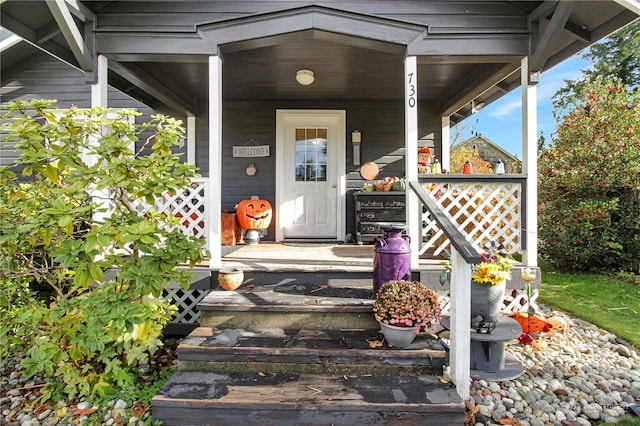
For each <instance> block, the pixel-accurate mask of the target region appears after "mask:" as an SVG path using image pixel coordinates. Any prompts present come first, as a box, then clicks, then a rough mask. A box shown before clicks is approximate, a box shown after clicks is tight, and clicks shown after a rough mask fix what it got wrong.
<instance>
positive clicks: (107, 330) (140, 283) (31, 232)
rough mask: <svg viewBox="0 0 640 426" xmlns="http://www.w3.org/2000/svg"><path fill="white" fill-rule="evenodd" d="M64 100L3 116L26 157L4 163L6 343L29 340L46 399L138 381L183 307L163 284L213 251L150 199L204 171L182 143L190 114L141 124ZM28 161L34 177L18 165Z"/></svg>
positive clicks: (28, 370)
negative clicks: (182, 155)
mask: <svg viewBox="0 0 640 426" xmlns="http://www.w3.org/2000/svg"><path fill="white" fill-rule="evenodd" d="M52 103H53V101H41V100H37V101H32V102H29V103H25V102H16V103H13V104H11V105H10V106H9V113H8V114H7V115H6V116H5V117H3V126H2V130H3V132H4V133H5V134H7V135H8V136H7V137H6V141H8V142H12V143H15V145H16V148H17V149H19V150H20V152H21V156H20V158H19V159H18V161H17V163H16V164H14V165H12V166H11V167H9V168H3V169H1V170H0V188H1V189H0V216H2V218H3V220H2V222H1V224H0V262H1V265H2V271H1V273H2V275H1V276H0V279H1V280H2V282H6V283H11V284H10V285H9V286H8V289H9V290H8V291H3V292H2V293H0V300H1V301H2V303H0V309H2V312H1V313H2V316H3V319H4V318H5V317H6V319H7V321H6V322H5V323H4V324H3V325H2V326H1V328H0V339H3V340H1V341H0V342H11V343H12V344H13V345H24V347H26V348H27V349H26V358H25V359H24V361H23V366H24V367H25V374H26V375H33V374H35V373H37V372H38V371H42V370H43V371H44V372H45V373H46V374H47V376H48V377H49V378H51V379H52V382H51V383H50V384H49V386H47V387H46V388H45V389H44V397H45V399H46V398H48V397H51V396H52V395H53V394H54V393H57V392H63V393H65V394H67V395H68V396H69V397H72V398H73V397H77V396H103V395H108V394H113V393H114V392H115V391H116V389H117V388H126V387H128V386H131V385H133V384H134V380H135V377H136V366H137V364H138V362H139V361H143V360H146V359H147V358H148V356H149V354H151V353H153V352H154V351H155V350H156V348H157V347H158V346H159V345H160V344H161V341H160V339H159V337H160V335H161V332H162V329H163V327H164V326H165V325H166V324H167V323H168V322H169V321H170V319H171V318H172V316H173V315H174V314H175V311H176V308H175V307H174V306H172V305H171V304H170V303H169V302H167V301H166V300H164V299H163V298H162V288H163V286H164V285H165V284H167V283H168V282H170V281H176V282H178V283H180V284H182V285H183V286H186V285H188V282H189V278H190V275H189V274H188V273H186V272H184V271H183V270H180V269H178V268H177V266H178V265H180V264H182V263H191V264H195V263H196V262H198V261H200V260H202V258H203V249H202V247H203V243H204V242H203V241H201V240H197V239H196V238H194V237H192V236H186V235H183V234H182V233H180V232H179V230H178V226H177V225H178V221H177V219H176V218H175V217H173V215H169V216H167V215H165V214H160V213H157V212H156V211H155V210H153V208H147V209H140V208H139V207H140V206H141V205H143V204H142V203H143V202H146V203H148V204H150V205H153V202H154V200H155V199H156V198H157V197H161V196H162V194H163V193H165V192H166V191H173V192H174V193H175V192H176V191H180V190H181V189H183V188H185V187H187V186H188V185H190V180H191V178H192V177H194V176H195V169H194V167H193V166H190V165H186V164H184V163H181V162H180V159H179V156H177V155H175V154H173V153H172V151H171V148H172V146H174V145H176V144H178V142H179V139H180V138H181V137H182V136H183V129H182V127H181V123H180V122H179V121H176V120H174V119H172V118H169V117H165V116H153V117H152V119H151V121H150V122H149V123H143V124H140V125H136V124H134V123H133V119H132V118H133V117H135V116H137V115H139V114H138V113H136V112H134V111H131V110H123V111H120V112H118V113H117V118H114V119H107V118H106V114H107V112H109V111H108V110H106V109H103V108H92V109H89V110H80V109H76V108H71V109H68V110H57V109H55V108H53V107H52ZM143 133H144V134H145V135H147V134H148V135H149V136H148V138H147V139H146V140H145V141H144V143H142V144H141V148H140V150H139V151H138V152H134V151H132V150H131V149H130V144H131V143H132V142H136V141H138V139H139V136H140V135H141V134H143ZM20 167H21V168H22V169H23V173H22V174H23V177H24V178H25V179H26V181H23V182H19V181H18V180H17V179H16V176H15V174H14V173H13V172H12V171H11V170H16V169H17V168H20ZM106 272H108V274H106V275H105V273H106ZM105 276H107V277H108V278H105ZM9 336H12V337H9Z"/></svg>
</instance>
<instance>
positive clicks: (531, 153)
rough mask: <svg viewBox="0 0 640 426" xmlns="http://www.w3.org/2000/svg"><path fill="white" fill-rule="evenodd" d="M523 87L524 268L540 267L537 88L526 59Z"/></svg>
mask: <svg viewBox="0 0 640 426" xmlns="http://www.w3.org/2000/svg"><path fill="white" fill-rule="evenodd" d="M520 83H521V87H522V172H523V173H524V175H525V176H526V177H527V181H526V202H527V209H526V212H525V217H526V222H525V223H524V230H525V233H526V236H527V238H526V246H525V247H523V253H522V261H523V263H524V265H525V266H530V267H536V266H538V139H537V129H538V115H537V110H536V104H537V94H538V91H537V86H536V85H535V84H531V83H530V82H529V59H528V58H527V57H525V58H523V59H522V61H521V66H520Z"/></svg>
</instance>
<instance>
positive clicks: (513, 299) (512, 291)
mask: <svg viewBox="0 0 640 426" xmlns="http://www.w3.org/2000/svg"><path fill="white" fill-rule="evenodd" d="M537 299H538V290H532V291H531V301H530V303H531V306H533V307H534V308H535V309H536V311H537V310H538V305H537V303H536V301H537ZM438 300H439V302H440V307H441V308H442V313H443V314H444V315H449V310H450V308H451V299H450V296H449V292H448V291H447V292H442V291H441V292H440V293H439V297H438ZM502 303H503V305H502V312H504V313H506V314H515V313H516V312H522V311H526V310H527V308H528V307H529V300H528V299H527V291H526V289H522V288H508V289H506V291H505V294H504V299H503V301H502Z"/></svg>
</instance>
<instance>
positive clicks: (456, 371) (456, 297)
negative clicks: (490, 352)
mask: <svg viewBox="0 0 640 426" xmlns="http://www.w3.org/2000/svg"><path fill="white" fill-rule="evenodd" d="M450 282H451V289H450V291H451V306H450V309H449V315H450V319H451V324H450V330H451V339H450V340H449V342H450V344H451V347H450V351H449V363H450V364H451V365H450V370H451V371H450V376H451V379H452V380H453V383H455V385H456V391H457V392H458V395H460V398H462V400H463V401H464V400H466V399H468V398H469V385H470V381H471V361H470V360H469V355H470V352H471V328H470V327H469V318H471V288H470V287H469V283H470V282H471V265H469V264H468V263H467V262H466V261H465V260H464V258H463V257H462V256H461V255H460V253H458V250H456V249H455V248H453V247H452V248H451V281H450Z"/></svg>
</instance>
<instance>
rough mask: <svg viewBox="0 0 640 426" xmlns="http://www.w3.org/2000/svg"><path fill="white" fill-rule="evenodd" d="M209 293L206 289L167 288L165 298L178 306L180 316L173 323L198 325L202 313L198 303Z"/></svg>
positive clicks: (164, 292) (164, 291)
mask: <svg viewBox="0 0 640 426" xmlns="http://www.w3.org/2000/svg"><path fill="white" fill-rule="evenodd" d="M208 293H209V290H205V289H191V290H183V289H181V288H165V289H164V290H163V293H162V295H163V297H164V298H165V300H169V301H171V302H172V303H174V304H176V305H178V315H177V316H176V317H175V318H174V319H173V321H171V322H172V323H174V324H198V323H199V322H200V311H198V309H197V306H198V303H200V301H201V300H202V299H204V298H205V296H206V295H207V294H208Z"/></svg>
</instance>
